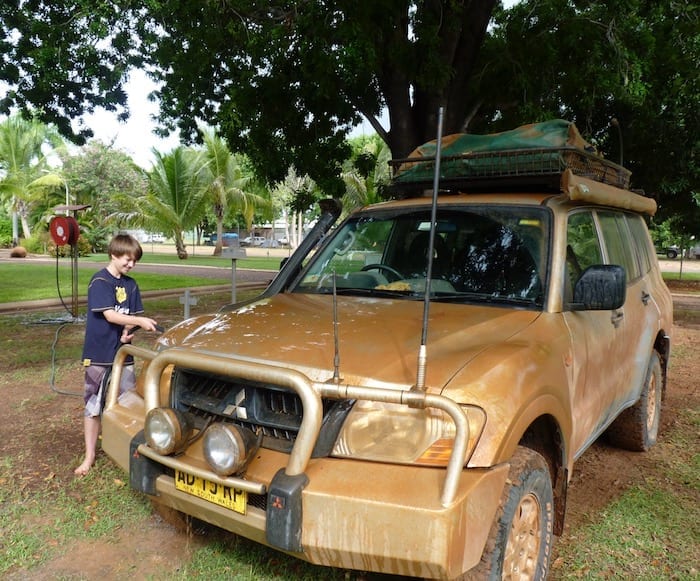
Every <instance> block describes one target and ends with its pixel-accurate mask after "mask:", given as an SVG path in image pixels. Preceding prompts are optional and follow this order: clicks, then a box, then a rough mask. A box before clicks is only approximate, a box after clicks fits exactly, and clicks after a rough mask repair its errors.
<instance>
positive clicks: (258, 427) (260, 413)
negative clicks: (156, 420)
mask: <svg viewBox="0 0 700 581" xmlns="http://www.w3.org/2000/svg"><path fill="white" fill-rule="evenodd" d="M171 405H172V406H173V407H174V408H175V409H178V410H180V411H182V412H185V413H187V414H189V415H190V417H191V418H193V420H194V423H195V426H196V427H197V428H199V429H201V428H202V427H203V426H205V425H206V424H207V423H208V422H210V421H224V422H232V423H235V424H237V425H240V426H243V427H246V428H248V429H250V430H252V431H253V432H255V433H256V434H262V436H263V439H262V447H263V448H269V449H273V450H278V451H282V452H287V453H289V452H290V451H291V449H292V446H293V445H294V441H295V440H296V437H297V434H298V432H299V428H300V426H301V419H302V416H303V406H302V403H301V400H300V399H299V396H297V394H296V393H294V392H292V391H290V390H288V389H286V388H283V387H280V386H276V385H270V384H264V383H256V382H251V381H247V380H239V379H236V378H231V377H222V376H216V375H211V374H207V373H203V372H198V371H193V370H189V369H179V368H178V369H176V370H175V372H174V373H173V377H172V390H171ZM351 405H352V402H344V401H331V400H324V401H323V429H322V434H321V436H320V437H319V442H318V443H317V446H316V449H315V450H314V456H316V457H318V456H323V455H327V454H328V453H329V452H330V449H331V448H332V445H333V443H334V442H335V438H336V436H337V434H338V431H339V429H340V426H341V425H342V419H343V418H344V417H345V415H346V414H347V412H348V411H349V409H350V407H351Z"/></svg>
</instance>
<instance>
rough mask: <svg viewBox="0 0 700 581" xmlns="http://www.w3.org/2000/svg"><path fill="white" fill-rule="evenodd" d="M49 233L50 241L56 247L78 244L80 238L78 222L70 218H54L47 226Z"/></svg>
mask: <svg viewBox="0 0 700 581" xmlns="http://www.w3.org/2000/svg"><path fill="white" fill-rule="evenodd" d="M49 232H50V233H51V239H52V240H53V241H54V242H55V243H56V245H57V246H63V245H65V244H70V245H71V246H73V245H75V244H77V243H78V238H79V237H80V227H79V226H78V221H77V220H76V219H75V218H73V217H71V216H55V217H54V218H52V219H51V223H50V224H49Z"/></svg>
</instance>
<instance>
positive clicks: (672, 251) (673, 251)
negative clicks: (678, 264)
mask: <svg viewBox="0 0 700 581" xmlns="http://www.w3.org/2000/svg"><path fill="white" fill-rule="evenodd" d="M680 251H681V250H680V248H678V246H668V247H667V248H665V249H663V250H661V252H660V253H661V254H664V255H666V258H668V259H670V260H673V259H674V258H677V257H678V254H679V253H680Z"/></svg>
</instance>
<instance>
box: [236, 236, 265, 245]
mask: <svg viewBox="0 0 700 581" xmlns="http://www.w3.org/2000/svg"><path fill="white" fill-rule="evenodd" d="M265 240H266V238H265V237H264V236H246V237H245V238H244V239H243V240H241V246H262V245H263V244H265Z"/></svg>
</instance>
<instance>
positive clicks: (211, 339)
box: [103, 170, 672, 578]
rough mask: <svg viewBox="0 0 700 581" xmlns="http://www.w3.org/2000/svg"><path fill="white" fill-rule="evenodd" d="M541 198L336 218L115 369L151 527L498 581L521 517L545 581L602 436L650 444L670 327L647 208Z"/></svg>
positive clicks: (631, 198)
mask: <svg viewBox="0 0 700 581" xmlns="http://www.w3.org/2000/svg"><path fill="white" fill-rule="evenodd" d="M550 177H551V176H550ZM550 177H548V178H547V180H546V181H542V185H541V186H540V187H538V188H535V189H534V191H533V188H532V187H531V184H528V187H526V188H522V189H519V188H518V186H517V184H516V185H515V186H513V185H508V186H507V187H504V188H503V189H499V188H498V186H495V187H490V188H485V187H484V186H483V185H480V186H479V187H478V188H476V189H477V190H478V191H476V192H469V193H465V190H468V188H465V187H464V186H459V187H454V188H452V189H451V191H450V192H446V193H444V194H440V195H439V196H437V197H436V205H435V206H433V200H432V197H431V196H427V197H424V196H416V197H408V198H406V199H402V200H397V201H392V202H386V203H383V204H379V205H376V206H371V207H368V208H365V209H362V210H360V211H358V212H356V213H354V214H351V215H350V217H349V218H347V219H346V220H345V221H344V222H343V223H342V224H340V225H339V226H337V227H335V228H333V229H330V230H328V226H329V225H330V224H331V223H332V222H333V220H334V217H335V216H336V215H337V212H336V210H335V209H334V208H333V205H332V204H329V205H328V207H327V210H328V211H327V212H325V213H324V215H323V216H322V218H321V219H320V220H319V224H318V225H317V229H318V232H316V233H313V234H312V235H311V236H310V237H309V238H308V239H306V240H304V241H303V242H302V244H301V245H300V248H299V249H298V250H297V252H295V254H294V255H293V256H292V258H291V259H290V260H289V261H288V262H287V263H286V264H285V266H284V267H283V268H282V269H281V271H280V274H279V275H278V277H277V278H276V279H275V281H273V283H272V284H271V285H270V287H269V288H268V289H267V290H266V291H265V292H263V293H262V294H261V295H260V297H258V298H257V299H255V300H252V301H249V302H247V303H245V304H238V305H231V306H229V307H225V308H223V309H222V310H221V311H220V312H218V313H214V314H211V315H206V316H201V317H196V318H193V319H190V320H186V321H183V322H182V323H181V324H179V325H176V326H175V327H173V328H172V329H170V330H169V331H168V332H167V333H165V334H164V335H162V336H161V337H160V338H159V339H158V341H157V344H156V346H155V348H154V349H153V350H146V349H141V348H137V347H127V348H125V349H123V350H122V351H120V353H119V355H118V359H117V362H116V363H115V368H114V375H113V377H114V378H115V379H113V382H116V380H117V379H118V377H119V374H120V370H121V365H122V363H123V360H124V357H125V356H126V355H127V354H128V353H131V354H133V355H135V356H136V358H137V359H138V360H141V361H143V362H144V367H143V371H142V373H141V374H140V378H139V385H138V389H137V392H136V393H135V394H130V395H129V396H128V397H126V398H122V399H120V400H119V401H117V396H116V391H115V390H114V389H110V391H109V394H108V400H107V405H106V410H105V413H104V416H103V446H104V449H105V450H106V452H107V453H108V454H109V455H110V456H111V457H112V458H113V459H114V460H115V461H116V462H117V464H119V465H120V466H121V467H122V468H124V469H125V470H128V471H129V473H130V481H131V485H132V486H133V487H134V488H136V489H137V490H141V491H143V492H145V493H147V494H149V495H152V496H153V497H154V499H155V500H156V501H157V502H158V503H161V504H163V505H166V506H169V507H171V508H174V509H176V510H178V511H182V512H183V513H186V514H188V515H192V516H195V517H197V518H199V519H202V520H205V521H208V522H210V523H213V524H215V525H217V526H220V527H222V528H224V529H227V530H229V531H232V532H234V533H236V534H240V535H242V536H245V537H248V538H250V539H253V540H255V541H257V542H260V543H263V544H266V545H269V546H272V547H275V548H277V549H280V550H283V551H285V552H289V553H291V554H294V555H296V556H298V557H299V558H302V559H305V560H307V561H310V562H313V563H317V564H321V565H327V566H333V567H342V568H347V569H359V570H366V571H381V572H385V573H394V574H402V575H410V576H417V577H430V578H456V577H459V576H461V575H463V574H465V573H466V572H467V571H470V570H473V568H474V567H477V568H478V567H482V569H479V570H480V571H483V572H485V574H489V575H492V576H498V577H500V575H501V571H502V570H505V569H506V568H511V569H512V568H515V567H518V566H521V565H520V564H519V563H518V558H517V557H513V556H509V553H510V552H512V551H511V550H510V549H512V548H513V547H512V545H513V546H514V547H515V548H516V549H517V541H516V540H514V539H513V538H512V537H513V535H512V534H511V533H509V532H508V531H507V530H506V529H508V530H510V529H511V528H514V527H516V524H517V522H519V521H517V517H515V516H513V515H512V514H510V513H512V512H514V511H513V509H512V507H510V505H511V504H514V506H515V507H518V509H517V511H518V512H519V513H527V510H523V509H528V508H532V509H533V511H532V513H533V514H534V516H533V517H532V519H531V521H529V522H528V521H527V520H526V522H525V523H524V524H523V523H521V524H520V525H518V526H524V527H525V528H526V529H527V531H528V534H530V535H534V536H536V537H537V538H538V542H537V543H536V547H535V548H534V549H529V550H530V551H534V555H528V557H533V559H530V560H532V561H534V563H533V564H530V565H525V566H530V567H532V568H533V570H532V575H531V576H532V577H537V576H538V575H545V574H546V569H547V565H548V557H549V551H550V549H551V542H552V537H553V535H555V534H558V532H560V531H561V527H562V524H563V514H564V509H565V501H566V488H567V483H568V479H569V475H570V474H571V468H572V466H573V463H574V461H575V459H576V458H577V457H578V456H579V455H580V454H582V453H583V451H585V449H586V448H587V447H588V446H589V445H590V444H591V443H592V442H593V441H594V440H595V439H596V438H598V437H599V436H600V435H601V434H603V433H604V432H606V430H607V431H608V432H609V433H611V434H612V436H611V437H612V438H613V439H616V441H617V442H618V443H620V444H621V445H625V446H627V447H631V448H634V449H645V448H646V447H648V446H649V445H651V444H653V441H654V440H655V438H656V429H657V428H658V406H659V405H660V399H659V398H660V394H661V392H662V390H663V384H664V382H665V369H666V364H667V361H668V357H669V353H670V339H669V333H670V329H671V326H672V320H671V312H672V308H671V299H670V295H669V293H668V290H667V288H666V287H665V285H664V283H663V281H662V279H661V275H660V273H659V270H658V266H657V263H656V260H655V251H654V247H653V245H652V243H651V240H650V238H649V235H648V233H647V231H646V226H645V224H644V220H643V218H642V216H641V215H640V212H644V211H648V210H649V208H650V206H649V200H646V199H642V197H641V196H638V195H637V194H633V193H632V192H629V191H627V190H624V189H622V188H617V187H613V186H609V185H605V184H601V183H598V182H596V181H594V180H591V179H588V178H585V177H579V176H576V175H574V174H573V173H572V172H571V171H569V170H566V171H564V172H563V173H561V175H557V185H556V186H552V181H551V179H550ZM433 208H434V209H433ZM433 217H435V218H436V219H435V220H433ZM431 226H432V227H431ZM326 230H328V232H327V233H325V234H324V232H326ZM321 236H324V239H323V241H322V243H321V244H320V246H317V242H318V239H319V238H320V237H321ZM431 238H432V239H431ZM426 292H427V295H428V296H427V298H426ZM652 368H653V373H650V369H652ZM650 377H651V379H650ZM650 383H653V386H652V388H650ZM113 384H114V383H113ZM648 392H653V393H651V394H649V393H648ZM640 403H644V404H645V406H644V410H643V411H642V412H641V416H640V415H639V412H638V409H637V408H638V407H639V406H640ZM650 407H653V408H654V409H650ZM164 410H165V411H164ZM173 410H176V411H173ZM631 411H634V417H633V418H632V419H631V420H630V419H629V418H627V419H625V418H624V416H625V414H627V415H630V413H631ZM640 418H641V419H640ZM163 426H166V427H165V428H164V427H163ZM144 428H145V430H144ZM217 430H218V431H217ZM161 432H165V433H166V435H168V437H169V439H170V440H172V441H173V442H174V444H173V447H172V448H168V447H167V446H166V447H165V448H163V449H160V448H159V446H160V445H161V444H162V440H163V439H167V438H164V436H163V433H161ZM183 432H187V433H186V434H184V433H183ZM202 434H204V435H202ZM198 436H199V437H198ZM222 442H223V443H222ZM231 456H236V457H235V458H233V460H232V459H231ZM535 456H536V458H535V460H536V461H539V462H540V464H539V466H538V467H536V469H532V468H527V470H525V469H522V468H520V466H530V465H531V464H532V461H531V460H532V458H531V457H535ZM523 458H524V459H523ZM535 463H536V462H535ZM514 475H516V476H517V475H523V478H521V480H522V481H524V482H526V481H528V482H529V481H531V482H532V485H531V486H530V485H529V484H527V482H526V484H525V485H524V486H526V488H527V487H528V486H530V488H528V489H527V490H525V492H524V493H522V494H520V496H518V494H513V493H512V490H513V489H514V488H515V485H514V484H513V481H514V480H516V478H515V476H514ZM509 491H510V492H509ZM540 491H541V492H540ZM509 494H510V497H512V499H510V498H509ZM504 515H506V516H504ZM508 515H509V516H508ZM503 523H506V525H507V526H505V525H504V524H503ZM504 530H505V532H503V531H504ZM506 547H508V548H509V549H508V550H506ZM525 552H527V551H525Z"/></svg>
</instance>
